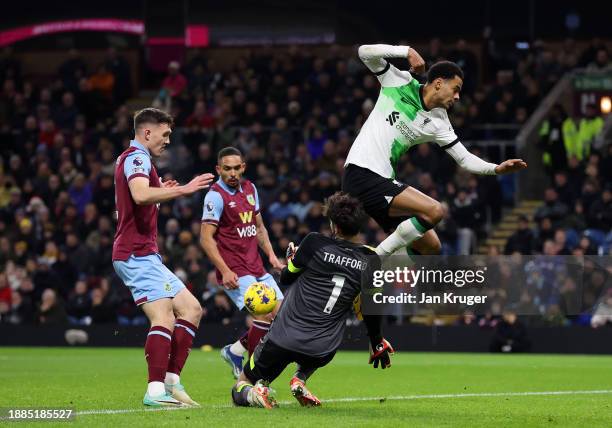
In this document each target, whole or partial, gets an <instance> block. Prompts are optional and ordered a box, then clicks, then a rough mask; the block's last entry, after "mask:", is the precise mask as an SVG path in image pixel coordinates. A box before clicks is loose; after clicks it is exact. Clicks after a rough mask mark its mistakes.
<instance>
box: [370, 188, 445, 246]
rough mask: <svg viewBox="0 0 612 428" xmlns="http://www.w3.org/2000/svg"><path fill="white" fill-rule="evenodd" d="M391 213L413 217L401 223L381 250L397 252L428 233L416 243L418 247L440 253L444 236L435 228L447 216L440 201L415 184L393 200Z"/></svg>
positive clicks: (396, 215) (390, 214)
mask: <svg viewBox="0 0 612 428" xmlns="http://www.w3.org/2000/svg"><path fill="white" fill-rule="evenodd" d="M389 216H391V217H403V216H410V218H409V219H407V220H405V221H403V222H402V223H400V224H399V225H398V226H397V228H396V229H395V231H394V232H393V233H391V234H390V235H389V236H388V237H387V239H385V240H384V241H383V242H381V243H380V245H379V246H378V247H377V248H376V252H377V253H378V254H380V255H388V254H393V253H395V252H396V251H397V250H399V249H401V248H406V247H409V246H411V245H412V244H413V243H415V242H416V241H417V240H421V239H422V238H424V237H425V239H423V240H422V241H421V242H420V243H419V244H417V245H416V247H413V248H414V249H416V250H417V251H419V253H421V254H437V253H439V252H440V248H441V245H440V240H439V239H438V237H437V235H436V234H435V232H433V231H432V229H433V227H434V226H435V225H436V224H438V223H439V222H440V220H442V216H443V210H442V206H441V205H440V203H439V202H438V201H436V200H435V199H433V198H431V197H429V196H427V195H426V194H424V193H422V192H420V191H418V190H417V189H415V188H413V187H408V188H406V189H405V190H404V191H403V192H402V193H400V194H399V195H397V196H396V197H395V198H394V199H393V201H392V202H391V206H390V207H389ZM430 231H432V232H430ZM428 232H429V233H428Z"/></svg>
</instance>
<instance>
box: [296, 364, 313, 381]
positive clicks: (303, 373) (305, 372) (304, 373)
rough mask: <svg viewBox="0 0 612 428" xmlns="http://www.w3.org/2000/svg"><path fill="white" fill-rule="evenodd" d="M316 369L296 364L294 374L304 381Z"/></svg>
mask: <svg viewBox="0 0 612 428" xmlns="http://www.w3.org/2000/svg"><path fill="white" fill-rule="evenodd" d="M315 370H316V369H308V368H304V367H302V366H300V365H299V364H298V366H297V371H296V372H295V374H294V376H295V377H297V378H298V379H299V380H301V381H302V382H304V383H306V381H307V380H308V378H309V377H310V376H312V374H313V373H314V372H315Z"/></svg>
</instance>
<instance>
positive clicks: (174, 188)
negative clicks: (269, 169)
mask: <svg viewBox="0 0 612 428" xmlns="http://www.w3.org/2000/svg"><path fill="white" fill-rule="evenodd" d="M172 124H173V119H172V116H170V115H168V114H167V113H165V112H163V111H161V110H158V109H154V108H146V109H144V110H141V111H139V112H137V113H136V114H135V115H134V133H135V137H134V140H132V141H131V142H130V147H129V148H128V149H127V150H126V151H124V152H123V153H121V155H120V156H119V158H118V159H117V164H116V166H115V203H116V206H117V232H116V234H115V242H114V244H113V267H114V268H115V272H117V275H118V276H119V277H120V278H121V280H122V281H123V282H124V283H125V285H126V286H128V287H129V289H130V291H131V292H132V296H133V297H134V302H136V304H137V305H139V306H140V307H142V310H143V312H144V313H145V315H146V316H147V318H148V319H149V321H150V322H151V328H150V330H149V334H148V335H147V341H146V343H145V358H146V360H147V366H148V371H149V384H148V387H147V391H146V393H145V396H144V399H143V403H144V404H145V405H147V406H153V407H162V406H183V405H192V406H193V405H197V403H196V402H195V401H193V400H192V399H191V398H190V397H189V395H187V393H186V392H185V388H184V387H183V385H182V384H181V382H180V374H181V370H182V369H183V366H184V365H185V361H186V360H187V356H188V355H189V350H190V349H191V345H192V343H193V338H194V336H195V332H196V331H197V329H198V325H199V323H200V318H201V316H202V308H201V306H200V304H199V302H198V301H197V299H196V298H195V297H194V296H193V295H192V294H191V293H190V292H189V290H187V289H186V288H185V285H184V284H183V283H182V281H181V280H180V279H178V278H177V277H176V275H174V273H172V272H171V271H170V270H169V269H168V268H167V267H166V266H164V264H163V263H162V259H161V256H160V255H159V250H158V248H157V214H158V205H159V204H160V203H161V202H166V201H170V200H172V199H175V198H178V197H181V196H187V195H191V194H193V193H195V192H197V191H199V190H202V189H206V188H207V187H208V186H209V184H210V183H211V182H212V179H213V178H214V177H213V175H212V174H202V175H198V176H197V177H195V178H194V179H193V180H191V181H190V182H189V183H188V184H185V185H183V186H180V185H179V184H178V183H177V182H176V181H174V180H169V181H166V182H162V181H161V180H160V178H159V176H158V175H157V171H156V169H155V166H154V165H153V163H152V162H151V158H152V157H158V156H160V155H161V153H162V152H163V151H164V150H165V149H166V146H167V145H168V144H170V134H171V133H172Z"/></svg>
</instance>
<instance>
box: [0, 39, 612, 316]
mask: <svg viewBox="0 0 612 428" xmlns="http://www.w3.org/2000/svg"><path fill="white" fill-rule="evenodd" d="M601 52H602V47H601V46H600V45H596V44H594V45H593V46H591V47H589V50H588V51H587V52H585V53H584V55H583V56H581V57H579V56H576V52H575V50H572V43H571V41H569V42H567V43H566V45H564V48H563V49H562V50H561V51H559V52H553V51H552V50H550V49H547V48H546V46H545V45H543V44H542V45H540V44H536V45H535V46H534V48H533V49H532V50H530V51H527V52H525V53H524V54H523V55H514V56H510V55H503V53H500V52H498V51H497V50H495V49H494V48H492V47H491V48H490V49H489V51H488V52H487V55H488V57H487V61H488V67H487V73H485V74H484V75H481V71H482V70H483V69H485V68H484V67H483V66H482V64H479V59H478V57H477V56H476V55H474V54H473V53H472V52H471V51H470V50H469V49H468V48H467V44H466V42H465V41H463V40H459V41H457V42H456V44H454V45H449V46H445V45H443V44H442V43H441V42H440V41H439V40H436V39H434V40H432V42H431V44H430V46H429V47H428V49H427V50H426V51H424V52H421V53H422V54H423V56H424V57H425V58H426V60H427V62H428V63H429V64H431V63H432V62H434V61H436V60H438V59H442V58H446V59H451V60H454V61H457V62H458V63H459V64H460V65H461V66H462V67H463V68H464V70H465V72H466V76H467V78H466V82H465V85H464V93H463V94H462V102H461V103H460V104H461V105H460V106H458V108H457V109H456V111H454V112H453V113H452V114H451V119H452V121H453V123H454V126H455V129H456V132H457V134H458V135H459V136H460V138H461V139H462V140H463V141H469V140H476V141H477V140H483V139H508V138H512V137H513V136H514V135H515V134H516V128H512V127H510V128H505V129H501V130H500V129H488V128H487V127H480V128H479V125H482V124H502V125H508V124H510V125H521V124H523V123H524V122H525V121H526V119H527V118H528V117H529V115H530V113H532V112H533V111H534V109H535V108H536V107H537V105H538V102H539V101H540V100H541V99H542V97H543V96H544V95H545V94H546V93H547V91H548V90H549V89H550V88H551V86H552V84H553V83H554V81H555V80H556V79H558V78H559V76H560V75H561V74H562V73H563V72H564V71H566V70H568V69H571V68H572V67H574V66H576V65H577V64H581V63H585V62H586V64H589V67H597V68H599V69H604V68H606V67H610V60H609V58H608V57H607V56H604V55H603V54H602V53H601ZM606 55H607V51H606ZM397 65H398V67H400V68H404V69H408V64H407V62H402V61H401V60H400V61H398V63H397ZM129 71H130V70H129V68H128V65H127V62H126V61H125V60H124V59H123V58H122V57H121V54H120V53H118V52H116V51H115V50H113V49H111V50H109V52H108V59H107V60H106V61H105V62H104V63H102V64H99V65H98V66H97V67H95V68H94V69H91V68H87V66H86V64H85V61H84V60H83V59H82V58H81V57H80V55H79V53H78V52H76V51H71V53H70V55H69V58H68V59H67V61H66V62H65V63H64V64H63V65H62V66H61V67H60V69H59V70H58V71H57V79H55V80H54V81H53V82H51V83H50V84H41V83H39V82H35V81H31V80H28V79H27V78H24V76H22V74H21V67H20V63H19V61H18V60H17V59H16V56H15V55H14V53H12V52H11V51H10V50H6V51H5V52H4V53H3V55H2V57H1V58H0V85H1V87H0V89H1V94H0V145H1V147H2V158H1V159H0V320H1V321H2V322H10V323H41V324H54V323H55V324H58V323H72V324H81V325H87V324H91V323H105V322H119V323H120V324H124V325H130V324H131V325H135V324H136V325H137V324H144V323H145V322H146V319H145V318H144V316H143V315H142V313H141V311H140V310H139V309H137V308H136V307H135V305H134V304H133V300H132V297H131V294H130V293H129V291H128V289H127V287H125V286H124V285H123V284H122V283H121V282H120V280H119V279H118V278H117V277H116V275H115V274H114V272H113V268H112V265H111V250H112V243H113V235H114V218H113V210H114V185H113V171H114V166H115V160H116V157H117V156H118V155H119V153H121V152H122V151H123V150H124V149H125V148H126V147H127V146H128V145H129V142H130V140H131V138H132V136H133V132H132V129H131V128H132V122H131V120H132V113H133V112H130V111H129V110H128V109H127V108H126V106H125V104H124V102H125V100H126V99H127V98H128V97H129V96H130V95H132V94H131V82H130V79H129V76H130V73H129ZM417 78H419V79H422V78H423V77H422V76H417ZM378 90H379V86H378V83H377V81H376V78H375V76H373V75H372V74H371V73H369V72H367V70H366V68H365V67H364V66H362V64H361V63H360V61H359V59H358V58H357V56H356V55H355V54H352V55H347V54H345V53H342V50H340V49H338V48H336V47H330V48H329V49H328V50H327V51H326V53H325V54H322V55H316V54H314V53H313V51H311V50H310V49H308V48H304V47H299V48H298V47H291V48H288V49H285V48H282V49H279V48H274V49H272V48H261V49H257V50H253V51H252V52H251V53H250V54H248V55H245V56H244V57H242V58H240V59H239V60H238V61H237V62H236V64H235V66H234V67H233V69H231V70H229V71H220V70H219V69H218V68H217V67H216V65H215V63H214V62H213V61H210V60H209V59H208V58H207V56H206V53H205V52H194V55H192V56H191V59H190V60H189V61H188V62H186V63H185V64H184V65H181V64H178V63H171V64H170V65H169V70H168V76H167V77H166V78H164V80H163V82H162V85H161V90H160V91H159V95H158V97H157V99H156V100H155V104H156V105H159V106H161V107H166V108H168V109H170V111H171V113H172V114H173V115H174V116H175V118H176V129H175V132H174V133H173V144H172V145H171V146H170V147H171V150H168V151H166V152H165V153H164V155H163V156H162V157H161V158H160V159H158V161H157V162H156V165H157V168H158V171H159V172H160V175H162V176H164V177H165V178H169V177H172V178H175V179H177V180H179V181H181V182H184V181H185V180H188V179H189V178H191V177H192V176H193V174H194V173H195V172H198V173H202V172H214V166H215V164H216V153H217V151H218V150H219V149H221V148H223V147H226V146H229V145H233V146H236V147H238V148H239V149H240V150H241V151H242V152H243V153H244V154H245V155H246V162H247V172H246V176H247V178H249V179H250V180H252V181H253V182H254V183H255V184H256V186H257V188H258V193H259V198H260V201H261V205H262V207H263V214H264V218H265V221H266V224H267V227H268V230H269V234H270V238H271V240H272V243H273V246H274V248H275V250H276V252H277V254H278V255H282V254H284V250H285V248H286V247H287V244H288V243H289V242H290V241H294V242H299V241H300V240H301V239H302V238H303V237H304V236H305V235H306V234H307V233H308V232H311V231H322V232H325V233H327V232H328V230H329V228H328V223H327V221H326V220H325V218H324V216H323V204H322V203H323V201H324V199H325V198H326V197H327V196H329V195H331V194H333V193H334V192H335V191H337V190H338V189H339V186H340V180H341V177H342V169H343V163H344V159H345V157H346V155H347V153H348V150H349V148H350V145H351V143H352V140H353V138H354V136H355V134H356V132H358V130H359V128H360V127H361V125H362V124H363V123H364V121H365V119H366V118H367V116H368V114H369V112H370V111H371V109H372V108H373V105H374V103H375V102H376V99H377V95H378ZM559 114H561V113H559ZM561 119H562V115H561V116H560V117H559V118H558V120H557V122H555V123H554V124H552V123H551V125H550V128H551V129H552V128H553V127H555V126H557V127H558V126H560V127H563V126H564V122H563V121H564V120H565V118H563V120H561ZM559 121H560V122H559ZM551 133H552V132H550V131H549V132H548V134H545V133H544V132H542V139H543V140H544V139H545V138H547V136H548V138H550V134H551ZM562 135H563V132H562ZM557 138H564V137H563V136H562V137H557ZM587 143H588V144H587V145H588V147H589V148H590V147H591V146H590V145H589V144H590V141H589V142H587ZM543 144H544V143H543ZM584 147H586V146H584ZM471 150H473V151H474V152H475V153H476V154H479V155H480V156H483V157H485V158H486V157H487V153H486V152H485V151H484V149H483V147H480V146H478V145H472V146H471ZM581 150H582V151H581V154H582V156H581V157H578V156H572V155H571V154H572V153H573V152H570V151H566V152H565V154H564V156H565V158H564V159H563V162H565V163H564V166H563V167H559V168H557V169H554V170H551V177H553V180H552V182H551V188H550V189H548V190H547V191H546V195H545V206H544V207H543V208H542V209H541V210H540V211H538V213H537V215H536V218H535V219H534V220H535V221H536V223H537V225H536V227H535V229H530V228H529V223H528V221H529V219H525V220H524V221H522V223H521V224H522V226H521V229H520V230H519V231H518V232H517V234H516V235H514V236H513V237H511V238H510V240H509V243H508V246H507V247H506V248H505V249H497V248H492V249H491V253H492V254H494V253H496V252H502V251H505V252H506V253H508V254H512V253H514V252H519V253H522V254H578V253H580V254H594V253H596V252H597V251H599V248H600V247H601V246H602V245H603V244H604V241H605V238H602V234H604V235H605V234H606V233H608V232H609V231H610V229H611V227H612V224H611V221H612V219H611V217H610V215H611V213H612V210H611V209H610V208H611V207H610V201H611V199H612V198H611V195H612V193H611V190H612V189H610V187H607V186H606V183H611V182H612V180H610V172H611V171H612V165H611V162H612V146H608V147H604V148H602V149H595V148H593V149H589V151H586V149H581ZM555 156H557V157H558V156H559V155H557V154H555V155H552V154H551V157H552V158H554V159H556V157H555ZM489 160H491V161H500V160H501V159H499V158H491V159H489ZM565 164H567V167H565ZM400 171H401V172H400V173H399V174H398V176H399V177H401V179H402V180H404V181H405V182H406V183H408V184H410V185H413V186H415V187H416V188H418V189H419V190H421V191H423V192H424V193H426V194H428V195H430V196H432V197H433V198H435V199H437V200H439V201H441V202H442V205H443V207H444V209H445V213H446V215H445V218H444V220H443V221H442V222H441V223H440V225H439V226H438V227H437V228H436V230H437V232H438V235H439V236H440V237H441V240H442V242H443V253H444V254H469V253H470V252H472V251H474V249H475V246H474V245H473V244H472V243H473V240H474V238H482V237H484V236H486V226H487V224H488V222H491V221H492V222H496V221H498V220H499V219H500V218H501V213H502V207H503V206H504V204H505V203H507V202H508V200H507V199H504V195H505V194H506V195H507V193H508V192H507V191H506V190H507V189H508V188H510V189H511V186H510V187H505V186H507V183H504V182H503V181H502V180H499V179H498V178H496V177H480V176H474V175H471V174H469V173H466V172H465V171H461V170H458V169H457V167H456V165H455V163H454V161H453V160H452V159H451V158H450V157H449V156H447V155H446V154H445V153H444V152H443V151H441V150H440V149H439V148H438V147H437V146H436V145H430V144H422V145H419V146H418V147H416V148H414V149H412V150H411V151H410V152H409V154H408V155H407V156H406V157H405V160H404V161H403V163H402V165H401V168H400ZM203 196H204V195H203V194H197V195H194V196H193V197H190V198H184V199H179V200H176V201H175V202H173V203H166V204H162V205H161V208H160V213H159V222H158V224H159V235H158V243H159V247H160V251H161V252H162V254H163V257H164V259H165V262H166V263H167V264H168V266H169V267H170V268H171V269H173V270H174V271H175V272H176V274H177V275H178V276H179V278H181V279H182V280H183V281H184V282H185V283H186V284H187V285H188V287H189V288H190V289H191V290H192V291H193V293H194V295H196V297H198V298H199V299H200V300H201V302H202V305H203V307H204V309H205V315H204V322H224V323H228V322H230V321H231V320H232V319H235V318H236V317H241V314H237V313H236V311H235V309H234V308H233V306H232V305H231V303H230V302H229V301H228V299H227V298H226V297H225V295H224V293H223V291H222V290H220V289H219V287H218V286H217V284H216V280H215V277H214V272H213V271H212V269H211V264H210V263H209V262H208V260H207V259H206V258H205V256H204V254H203V252H202V250H201V249H200V248H199V245H198V238H199V230H200V216H201V210H202V201H203ZM510 199H511V198H510ZM585 230H589V231H591V232H590V234H589V233H587V234H585V233H584V232H585ZM570 231H573V232H570ZM593 231H595V232H593ZM595 235H596V236H595ZM384 236H385V235H384V234H383V232H382V231H381V230H380V229H379V228H378V227H377V226H376V224H375V223H373V222H370V223H369V225H368V228H367V230H366V232H365V233H364V239H365V240H366V241H367V242H370V243H375V242H379V241H381V240H382V239H383V238H384ZM466 243H467V244H466ZM598 246H599V247H598Z"/></svg>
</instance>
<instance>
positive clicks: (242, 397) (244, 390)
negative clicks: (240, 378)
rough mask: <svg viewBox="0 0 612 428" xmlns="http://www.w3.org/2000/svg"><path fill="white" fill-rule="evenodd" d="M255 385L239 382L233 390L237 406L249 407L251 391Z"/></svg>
mask: <svg viewBox="0 0 612 428" xmlns="http://www.w3.org/2000/svg"><path fill="white" fill-rule="evenodd" d="M251 388H253V385H251V384H250V383H247V382H239V383H237V384H236V385H234V387H233V388H232V400H233V401H234V404H235V405H236V406H242V407H249V406H250V404H249V399H248V396H249V391H250V390H251Z"/></svg>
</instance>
